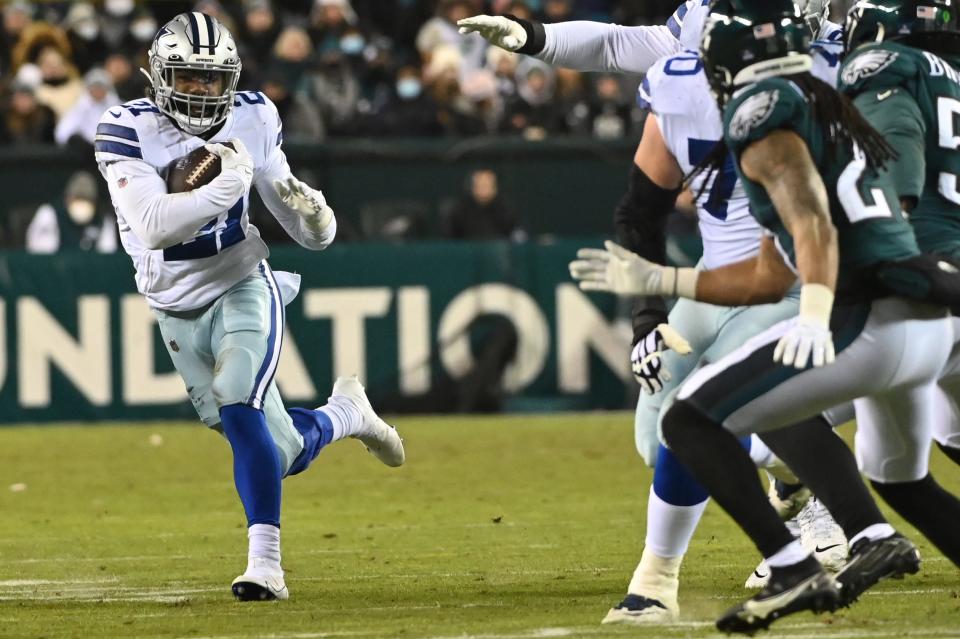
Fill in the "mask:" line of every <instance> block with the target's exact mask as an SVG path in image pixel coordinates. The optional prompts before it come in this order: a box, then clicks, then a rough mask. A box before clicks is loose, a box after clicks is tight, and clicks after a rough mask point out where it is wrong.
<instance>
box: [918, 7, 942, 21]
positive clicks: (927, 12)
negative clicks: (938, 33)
mask: <svg viewBox="0 0 960 639" xmlns="http://www.w3.org/2000/svg"><path fill="white" fill-rule="evenodd" d="M917 17H918V18H920V19H921V20H933V19H934V18H936V17H937V8H936V7H917Z"/></svg>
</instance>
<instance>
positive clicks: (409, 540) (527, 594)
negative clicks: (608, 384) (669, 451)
mask: <svg viewBox="0 0 960 639" xmlns="http://www.w3.org/2000/svg"><path fill="white" fill-rule="evenodd" d="M399 423H400V427H401V430H402V432H403V434H404V436H405V437H406V440H407V465H406V466H405V467H404V468H402V469H388V468H385V467H382V466H380V464H379V463H378V462H377V461H376V460H375V459H374V458H373V457H371V456H370V455H368V454H366V453H365V452H364V451H363V448H362V447H361V445H360V444H359V443H357V442H354V441H347V442H340V443H338V444H335V445H334V446H332V447H330V448H329V449H328V450H325V451H324V452H323V453H322V454H321V456H320V458H319V459H318V460H317V461H316V462H315V464H314V466H313V467H312V468H311V469H310V470H309V471H307V473H305V474H303V475H301V476H299V477H294V478H292V479H291V480H288V481H287V482H285V484H284V491H285V499H284V513H283V522H284V528H283V549H284V555H283V559H284V565H285V568H286V570H287V584H288V586H289V587H290V591H291V599H290V601H288V602H283V603H269V604H240V603H236V602H234V601H233V599H232V597H231V595H230V591H229V585H230V581H231V580H232V579H233V578H234V577H235V576H236V575H237V574H239V572H240V571H242V569H243V567H244V565H245V561H246V556H245V553H246V537H245V530H244V520H243V516H242V511H241V508H240V505H239V502H238V500H237V498H236V496H235V494H234V491H233V485H232V480H231V471H230V458H229V449H228V446H227V445H226V443H225V442H224V441H222V440H221V439H220V438H219V437H217V436H216V435H213V434H212V433H209V432H206V431H205V430H204V429H203V428H202V427H199V426H194V425H188V424H166V423H155V424H138V425H112V426H99V427H83V428H80V427H24V428H5V429H0V513H2V514H3V517H2V519H0V637H127V636H130V637H134V636H135V637H218V638H219V637H223V638H228V637H229V638H233V637H237V638H239V637H255V636H256V637H296V638H301V639H306V638H309V637H325V636H331V637H363V636H378V637H387V636H390V637H464V636H488V637H490V638H491V639H499V638H501V637H517V638H519V637H554V636H616V637H619V636H631V637H680V636H692V637H701V636H711V635H715V634H716V632H715V631H714V630H713V627H712V621H713V619H714V617H715V616H716V615H717V614H718V613H720V612H721V611H722V610H723V609H724V608H725V607H727V606H730V605H732V604H733V603H735V601H736V600H737V599H739V598H741V597H743V596H744V592H745V591H743V590H742V589H741V587H740V586H741V584H742V583H743V580H744V579H745V578H746V576H747V575H748V574H749V572H750V571H751V570H752V569H753V567H754V565H755V563H756V559H757V558H756V554H755V552H754V550H753V549H752V547H751V546H750V545H749V543H748V542H747V541H746V539H745V537H744V536H743V535H742V534H741V533H740V532H739V530H738V529H735V527H734V526H733V524H732V523H731V522H730V520H729V519H728V518H727V517H726V516H725V515H724V514H723V513H722V512H720V511H719V510H718V509H716V508H714V507H713V506H711V507H710V508H709V509H708V511H707V514H706V516H705V518H704V521H703V524H702V526H701V528H700V530H699V531H698V533H697V536H696V537H695V539H694V542H693V545H692V547H691V551H690V553H689V554H688V556H687V560H686V563H685V565H684V571H683V579H682V586H681V593H680V597H681V599H680V601H681V606H682V608H683V615H682V623H681V624H678V625H675V626H673V627H670V628H656V629H647V630H637V629H625V628H610V627H603V628H601V627H600V626H599V625H598V622H599V620H600V619H601V618H602V616H603V615H604V613H605V612H606V610H607V609H608V608H609V607H610V605H611V604H613V603H616V602H617V601H618V600H619V598H620V597H621V596H622V593H623V592H624V590H625V588H626V584H627V582H628V580H629V577H630V574H631V572H632V570H633V568H634V566H635V563H636V561H637V560H638V558H639V552H640V548H641V543H642V539H643V514H644V512H645V502H646V495H647V490H648V482H649V477H650V473H649V471H648V470H646V469H645V468H644V467H643V465H642V463H641V461H640V459H639V458H638V457H637V455H636V453H635V452H634V450H633V435H632V427H631V425H632V417H631V416H629V415H627V414H623V413H614V414H589V415H557V416H548V417H509V418H508V417H490V418H460V417H456V418H429V419H424V418H418V419H414V418H408V419H402V420H399ZM153 434H159V435H160V436H161V437H162V445H159V446H157V445H154V444H152V443H151V442H150V436H151V435H153ZM934 468H935V472H936V473H937V474H938V476H939V477H940V478H941V480H943V483H944V484H946V485H947V486H948V487H950V488H952V489H953V490H960V472H958V470H957V469H956V468H955V467H952V466H951V465H950V464H949V462H947V461H945V459H944V458H943V457H942V456H941V455H940V454H939V453H936V454H935V459H934ZM18 483H23V484H26V489H25V490H22V491H20V492H14V491H11V490H10V489H9V488H8V487H9V486H11V485H13V484H18ZM904 530H905V532H908V533H911V534H912V535H913V536H914V539H917V537H916V533H915V531H913V530H912V529H910V528H905V529H904ZM919 541H920V544H921V551H922V552H923V555H924V558H925V563H924V569H923V571H922V573H921V574H920V575H918V576H916V577H913V578H911V579H909V580H907V581H905V582H894V583H890V584H884V585H881V586H880V587H878V588H877V589H875V591H873V592H871V593H868V594H867V595H866V596H865V597H864V598H863V599H862V600H861V602H860V603H859V604H857V605H856V606H855V607H854V608H852V609H850V610H848V611H844V612H841V613H838V614H835V615H824V616H820V617H814V616H812V615H808V614H803V615H798V616H795V617H792V618H790V619H787V620H784V621H782V622H781V623H780V624H778V625H777V626H775V627H774V629H775V631H776V632H772V633H770V634H769V636H779V635H783V636H791V637H811V638H813V637H817V638H825V639H826V638H831V637H836V638H852V637H861V636H863V637H899V636H918V637H935V636H958V635H960V594H958V590H960V584H958V572H957V570H956V569H955V568H953V567H952V565H950V564H948V563H947V562H946V561H945V560H944V559H943V557H941V556H940V555H939V554H938V553H937V552H936V551H934V550H932V549H931V547H930V546H929V544H927V543H926V542H925V541H923V540H919Z"/></svg>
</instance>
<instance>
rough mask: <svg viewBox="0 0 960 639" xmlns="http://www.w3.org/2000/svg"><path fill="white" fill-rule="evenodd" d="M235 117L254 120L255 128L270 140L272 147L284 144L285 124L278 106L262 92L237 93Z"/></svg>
mask: <svg viewBox="0 0 960 639" xmlns="http://www.w3.org/2000/svg"><path fill="white" fill-rule="evenodd" d="M233 106H234V117H236V118H243V119H247V118H249V119H251V120H254V121H255V122H253V126H255V127H256V128H257V129H259V130H261V131H263V132H264V134H265V135H266V136H267V137H269V138H270V140H271V145H272V146H278V145H279V144H280V143H281V142H283V131H282V128H283V123H282V122H281V121H280V112H279V111H277V105H275V104H274V103H273V101H271V100H270V98H268V97H267V96H266V95H264V94H263V93H261V92H260V91H237V93H236V97H235V98H234V101H233Z"/></svg>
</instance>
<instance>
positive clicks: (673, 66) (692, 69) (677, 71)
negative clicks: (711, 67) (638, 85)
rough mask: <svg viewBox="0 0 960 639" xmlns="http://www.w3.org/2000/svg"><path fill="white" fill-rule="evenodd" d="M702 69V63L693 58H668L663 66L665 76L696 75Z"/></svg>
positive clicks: (698, 59)
mask: <svg viewBox="0 0 960 639" xmlns="http://www.w3.org/2000/svg"><path fill="white" fill-rule="evenodd" d="M702 69H703V61H702V60H700V58H697V57H695V56H689V57H686V56H684V57H676V58H670V59H669V60H667V63H666V64H665V65H663V72H664V73H665V74H667V75H697V74H698V73H700V71H701V70H702Z"/></svg>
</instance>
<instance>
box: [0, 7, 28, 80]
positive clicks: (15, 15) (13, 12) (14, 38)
mask: <svg viewBox="0 0 960 639" xmlns="http://www.w3.org/2000/svg"><path fill="white" fill-rule="evenodd" d="M32 15H33V7H31V5H30V3H29V2H11V3H10V4H8V5H6V6H5V7H4V8H3V29H2V30H0V71H3V72H4V73H9V72H10V71H11V70H14V71H15V70H16V69H13V66H14V65H13V50H14V48H15V47H16V46H17V43H18V42H19V41H20V36H21V35H22V34H23V32H24V30H25V29H26V28H27V27H28V26H29V25H30V22H31V20H32V17H31V16H32Z"/></svg>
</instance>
